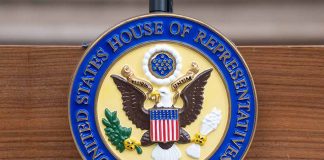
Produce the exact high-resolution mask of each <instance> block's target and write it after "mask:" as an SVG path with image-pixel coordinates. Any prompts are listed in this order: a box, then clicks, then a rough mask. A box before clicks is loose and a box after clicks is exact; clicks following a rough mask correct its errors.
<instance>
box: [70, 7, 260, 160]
mask: <svg viewBox="0 0 324 160" xmlns="http://www.w3.org/2000/svg"><path fill="white" fill-rule="evenodd" d="M154 16H164V17H176V18H183V19H187V20H190V21H193V22H196V23H198V24H200V25H202V26H205V27H207V28H209V29H210V30H212V31H213V32H214V33H216V34H218V35H219V36H220V37H222V38H223V39H224V40H225V41H226V42H227V43H229V45H230V46H231V47H232V48H233V49H234V50H235V51H236V53H237V55H238V57H239V58H240V60H241V61H242V62H243V65H244V67H245V68H246V70H247V72H248V75H249V78H250V80H251V84H252V88H253V94H254V101H255V116H254V121H255V123H254V126H253V133H252V135H251V139H250V141H249V144H248V147H247V148H246V149H245V151H244V155H243V156H242V159H244V157H245V156H246V154H247V151H248V150H249V149H250V147H251V144H252V141H253V139H254V135H255V130H256V126H257V119H258V118H257V117H258V101H257V93H256V88H255V85H254V80H253V77H252V74H251V71H250V70H249V68H248V65H247V63H246V62H245V60H244V59H243V57H242V55H241V53H240V52H239V50H238V49H237V48H236V46H235V44H234V43H233V42H232V41H230V40H229V39H228V38H226V37H225V36H224V35H223V34H222V33H221V32H219V31H218V30H216V29H215V28H214V27H212V26H210V25H208V24H205V23H204V22H201V21H199V20H197V19H194V18H190V17H187V16H183V15H178V14H173V13H153V14H152V13H151V14H144V15H140V16H136V17H132V18H129V19H127V20H125V21H122V22H120V23H119V24H117V25H115V26H114V27H112V28H110V29H108V30H106V31H105V32H103V33H102V34H101V35H100V36H99V37H98V38H97V39H96V40H95V41H94V42H92V43H91V45H90V46H89V47H88V48H87V49H86V50H85V52H84V54H83V55H82V57H81V60H80V61H79V63H78V65H77V67H76V69H75V71H74V74H73V78H72V79H71V81H70V89H69V94H68V117H69V126H70V132H71V134H72V137H73V141H74V144H75V145H76V147H77V149H78V151H79V154H80V155H81V157H82V159H85V157H84V156H83V154H82V152H81V151H80V149H79V146H78V145H77V143H76V140H75V135H74V133H73V130H72V125H71V120H70V119H71V117H70V100H71V93H72V88H73V87H72V85H73V82H74V80H75V76H76V74H77V72H78V69H79V67H80V65H81V63H82V62H83V60H84V58H85V56H86V55H87V54H88V53H89V51H90V50H91V49H92V48H93V47H94V45H95V44H97V42H98V41H99V40H101V39H102V38H103V37H104V36H105V35H107V34H108V33H110V32H111V31H113V30H114V29H115V28H117V27H120V26H122V25H124V24H125V23H128V22H131V21H134V20H137V19H142V18H147V17H154Z"/></svg>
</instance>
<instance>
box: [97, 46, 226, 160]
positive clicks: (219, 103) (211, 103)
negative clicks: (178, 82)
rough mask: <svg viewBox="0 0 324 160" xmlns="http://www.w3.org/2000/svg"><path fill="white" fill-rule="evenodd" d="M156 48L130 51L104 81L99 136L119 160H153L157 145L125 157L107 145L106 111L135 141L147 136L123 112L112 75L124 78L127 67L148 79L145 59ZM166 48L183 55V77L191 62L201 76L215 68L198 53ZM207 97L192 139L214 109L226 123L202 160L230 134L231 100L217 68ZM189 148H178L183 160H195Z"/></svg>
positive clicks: (189, 128) (99, 102)
mask: <svg viewBox="0 0 324 160" xmlns="http://www.w3.org/2000/svg"><path fill="white" fill-rule="evenodd" d="M156 44H160V43H155V44H154V43H153V44H147V45H144V46H142V47H138V48H135V49H134V50H131V51H129V52H128V53H126V54H125V55H124V56H123V57H122V58H120V59H119V60H118V62H116V63H115V64H114V65H113V66H112V67H111V68H110V70H109V71H108V72H107V73H106V77H104V79H103V81H102V86H101V88H100V90H99V92H98V94H97V96H98V98H97V105H96V111H97V115H98V116H96V117H97V124H98V123H99V125H98V126H99V128H98V129H99V133H101V138H102V139H104V141H105V142H106V145H108V146H109V148H111V149H110V150H111V151H112V152H113V153H114V154H116V155H117V156H118V157H119V158H122V159H128V160H135V159H136V160H138V159H147V157H151V152H152V150H153V149H154V147H155V145H152V146H150V147H142V149H143V154H142V155H137V153H136V152H135V151H134V152H130V151H125V152H123V153H119V152H118V151H117V150H116V149H115V147H114V146H112V145H111V143H110V142H108V141H107V136H105V133H104V125H103V124H102V123H101V120H102V118H104V117H105V115H104V110H105V108H109V109H110V110H111V111H117V113H118V118H119V119H120V121H121V125H122V126H126V127H131V128H132V130H133V131H132V136H131V137H134V138H135V139H137V140H140V138H141V136H142V135H143V133H144V132H145V131H143V130H141V129H138V128H136V126H135V125H133V124H132V122H131V121H129V120H128V117H127V116H126V114H125V112H124V111H123V110H122V100H121V94H120V92H119V91H118V89H117V87H116V85H115V84H114V82H113V81H112V78H110V75H112V74H118V75H120V71H121V68H122V67H123V66H124V65H125V64H128V65H129V66H130V68H132V69H133V70H134V72H135V75H137V76H138V77H141V78H144V79H147V77H146V76H145V75H144V72H143V69H142V59H143V57H144V54H145V53H146V52H147V51H148V50H149V49H150V48H152V47H154V46H155V45H156ZM162 44H168V45H169V46H171V47H173V48H174V49H176V50H177V52H179V54H180V56H181V57H182V63H183V68H182V71H181V72H182V74H184V73H185V72H186V71H187V70H188V69H189V68H190V66H191V62H193V61H194V62H196V63H198V65H199V67H200V72H201V71H204V70H206V69H209V68H214V66H213V65H212V63H210V62H209V61H208V60H207V59H205V57H204V56H202V55H201V54H200V53H198V52H196V51H195V50H193V49H191V48H188V47H185V46H183V45H181V44H176V43H166V42H163V43H162ZM197 55H198V56H197ZM130 62H132V63H130ZM184 86H185V85H184ZM159 87H161V86H157V85H154V89H158V88H159ZM204 97H205V99H204V103H203V109H202V111H201V114H200V115H199V116H198V118H197V119H196V121H195V122H194V123H192V124H191V125H189V126H187V127H186V128H185V130H186V131H187V132H188V133H189V134H190V135H191V136H193V135H194V134H195V133H197V132H199V129H200V126H201V123H202V120H203V118H204V116H206V114H208V113H210V112H211V111H212V110H213V108H214V107H216V108H217V109H218V110H220V111H221V112H222V120H221V123H220V124H219V126H218V128H217V129H216V130H215V131H214V132H212V133H211V134H210V135H209V136H208V141H207V143H206V144H205V145H204V146H203V147H202V154H201V158H202V159H206V158H207V157H208V156H209V155H210V154H212V153H213V152H214V151H215V150H216V148H217V146H218V144H219V143H220V142H221V141H222V138H223V135H224V134H225V132H226V130H227V122H228V113H229V98H228V95H227V89H226V86H225V84H224V82H223V80H222V77H221V75H220V74H219V73H218V71H217V69H216V68H214V70H213V72H212V74H211V77H210V78H209V79H208V83H207V84H206V87H205V93H204ZM181 101H182V100H181V98H179V99H178V101H177V102H178V103H176V107H179V108H181V107H182V102H181ZM153 105H154V103H152V102H149V101H146V103H145V107H146V108H147V109H148V108H151V107H153ZM138 116H140V115H138ZM189 145H190V144H186V145H183V144H177V146H178V147H179V149H180V150H181V151H182V159H183V160H188V159H191V158H190V157H188V156H187V155H186V153H185V149H186V148H187V147H188V146H189Z"/></svg>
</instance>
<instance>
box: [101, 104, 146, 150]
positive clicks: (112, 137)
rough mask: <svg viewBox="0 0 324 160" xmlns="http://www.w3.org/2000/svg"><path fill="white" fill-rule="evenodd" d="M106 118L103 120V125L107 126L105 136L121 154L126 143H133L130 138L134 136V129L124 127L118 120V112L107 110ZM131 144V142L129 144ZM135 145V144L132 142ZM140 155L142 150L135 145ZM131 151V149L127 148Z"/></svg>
mask: <svg viewBox="0 0 324 160" xmlns="http://www.w3.org/2000/svg"><path fill="white" fill-rule="evenodd" d="M105 116H106V118H102V123H103V124H104V125H105V126H106V128H105V134H106V135H107V136H108V140H109V141H110V142H111V143H112V144H113V145H114V146H116V149H117V150H118V151H119V152H120V153H121V152H123V151H124V150H125V145H126V144H125V143H124V141H125V140H127V142H128V141H132V140H131V139H130V136H131V134H132V128H127V127H122V126H121V125H120V121H119V119H118V118H117V112H116V111H114V112H110V110H109V109H108V108H106V109H105ZM128 143H129V142H128ZM131 143H133V142H131ZM134 146H135V149H136V151H137V153H138V154H141V153H142V149H141V148H140V147H139V146H137V145H134ZM127 149H129V148H127Z"/></svg>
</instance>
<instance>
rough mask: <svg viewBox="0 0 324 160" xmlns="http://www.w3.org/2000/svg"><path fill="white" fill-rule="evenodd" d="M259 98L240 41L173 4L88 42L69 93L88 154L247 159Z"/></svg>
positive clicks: (160, 159)
mask: <svg viewBox="0 0 324 160" xmlns="http://www.w3.org/2000/svg"><path fill="white" fill-rule="evenodd" d="M256 119H257V98H256V91H255V87H254V84H253V80H252V77H251V74H250V72H249V70H248V68H247V65H246V63H245V61H244V60H243V58H242V56H241V55H240V53H239V51H238V50H237V48H236V47H235V45H234V44H233V43H232V42H230V41H229V40H228V39H227V38H225V37H224V36H223V35H222V34H220V33H219V32H218V31H217V30H215V29H213V28H212V27H210V26H208V25H206V24H204V23H202V22H200V21H198V20H195V19H192V18H188V17H184V16H180V15H175V14H149V15H143V16H139V17H135V18H132V19H129V20H126V21H124V22H122V23H120V24H119V25H117V26H115V27H113V28H112V29H110V30H108V31H106V32H105V33H104V34H103V35H101V36H100V37H99V38H98V39H97V40H96V41H95V42H93V43H92V45H91V46H90V47H89V48H88V49H87V50H86V51H85V54H84V56H83V57H82V60H81V62H80V64H79V66H78V67H77V69H76V71H75V74H74V78H73V81H72V84H71V89H70V95H69V120H70V127H71V132H72V135H73V137H74V141H75V143H76V146H77V148H78V150H79V152H80V154H81V156H82V157H83V158H84V159H96V160H104V159H138V160H140V159H145V160H146V159H154V160H169V159H243V158H244V156H245V155H246V153H247V151H248V148H249V146H250V144H251V142H252V139H253V135H254V131H255V127H256Z"/></svg>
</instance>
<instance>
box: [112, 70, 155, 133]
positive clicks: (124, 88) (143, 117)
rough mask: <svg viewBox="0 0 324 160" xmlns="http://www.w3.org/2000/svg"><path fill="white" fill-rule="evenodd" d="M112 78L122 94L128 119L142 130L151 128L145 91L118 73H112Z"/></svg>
mask: <svg viewBox="0 0 324 160" xmlns="http://www.w3.org/2000/svg"><path fill="white" fill-rule="evenodd" d="M111 78H112V79H113V80H114V82H115V84H116V86H117V88H118V90H119V91H120V93H121V94H122V100H123V109H124V111H125V112H126V115H127V117H128V119H129V120H131V121H132V122H133V124H134V125H135V126H136V127H138V128H140V129H142V130H149V127H150V116H149V114H148V111H147V110H146V109H145V108H144V101H145V99H146V95H145V93H144V92H143V91H141V90H140V89H139V88H137V87H135V86H134V85H132V84H131V83H129V82H127V80H125V79H124V78H122V77H120V76H118V75H111Z"/></svg>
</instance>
